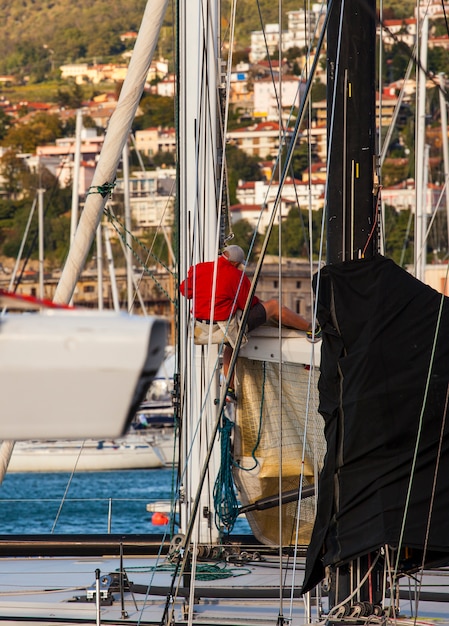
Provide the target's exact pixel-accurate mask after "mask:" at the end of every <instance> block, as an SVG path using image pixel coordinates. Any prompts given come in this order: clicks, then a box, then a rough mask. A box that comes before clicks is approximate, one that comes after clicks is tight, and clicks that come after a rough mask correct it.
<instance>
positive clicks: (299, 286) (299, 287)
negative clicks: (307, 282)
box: [296, 280, 301, 289]
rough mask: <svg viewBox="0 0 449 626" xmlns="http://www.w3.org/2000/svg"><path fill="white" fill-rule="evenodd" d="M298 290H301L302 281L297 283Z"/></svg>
mask: <svg viewBox="0 0 449 626" xmlns="http://www.w3.org/2000/svg"><path fill="white" fill-rule="evenodd" d="M296 289H301V281H300V280H297V281H296Z"/></svg>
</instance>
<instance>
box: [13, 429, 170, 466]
mask: <svg viewBox="0 0 449 626" xmlns="http://www.w3.org/2000/svg"><path fill="white" fill-rule="evenodd" d="M159 446H161V448H160V447H159ZM172 451H173V436H172V434H161V435H156V436H155V437H150V438H147V437H144V436H142V437H140V436H136V437H132V438H126V437H125V438H123V439H118V440H116V441H97V440H86V441H84V442H82V441H57V442H56V441H51V442H39V443H36V442H18V443H16V445H15V447H14V452H13V454H12V457H11V460H10V463H9V467H8V471H9V472H72V471H74V470H76V471H77V472H101V471H113V470H131V469H156V468H159V467H165V466H166V465H169V464H170V463H171V462H172V461H173V452H172ZM170 453H171V458H170Z"/></svg>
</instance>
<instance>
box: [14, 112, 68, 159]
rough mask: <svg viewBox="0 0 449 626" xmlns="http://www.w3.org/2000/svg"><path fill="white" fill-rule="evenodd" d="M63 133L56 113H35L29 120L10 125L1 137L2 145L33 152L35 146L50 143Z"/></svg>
mask: <svg viewBox="0 0 449 626" xmlns="http://www.w3.org/2000/svg"><path fill="white" fill-rule="evenodd" d="M62 135H63V125H62V122H61V120H60V118H59V117H58V115H54V114H49V113H37V114H36V115H34V116H33V117H32V118H31V119H30V120H29V121H27V122H22V123H20V124H16V125H14V126H12V127H11V128H10V129H9V131H8V132H7V133H6V135H5V137H4V139H3V145H5V146H8V147H12V148H15V149H16V150H19V151H21V152H35V150H36V147H37V146H39V145H42V144H46V143H52V142H54V141H55V140H56V139H58V138H59V137H62Z"/></svg>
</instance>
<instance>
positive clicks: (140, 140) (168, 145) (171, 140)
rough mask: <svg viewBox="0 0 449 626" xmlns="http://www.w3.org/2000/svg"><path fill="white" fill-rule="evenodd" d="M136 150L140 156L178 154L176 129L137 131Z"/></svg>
mask: <svg viewBox="0 0 449 626" xmlns="http://www.w3.org/2000/svg"><path fill="white" fill-rule="evenodd" d="M135 137H136V149H137V151H138V152H140V154H144V155H145V156H148V157H152V156H154V155H155V154H156V153H157V152H170V153H172V154H174V153H175V152H176V135H175V129H174V128H160V127H159V128H155V127H153V128H145V129H144V130H137V131H136V133H135Z"/></svg>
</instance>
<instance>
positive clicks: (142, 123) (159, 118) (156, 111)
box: [133, 94, 175, 130]
mask: <svg viewBox="0 0 449 626" xmlns="http://www.w3.org/2000/svg"><path fill="white" fill-rule="evenodd" d="M139 108H140V110H141V111H142V115H139V116H138V117H136V119H135V120H134V124H133V130H142V129H144V128H150V127H152V126H153V127H154V126H162V127H163V128H173V126H174V125H175V102H174V99H173V98H169V97H168V96H158V95H155V94H149V95H145V96H143V98H142V100H141V101H140V107H139Z"/></svg>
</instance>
